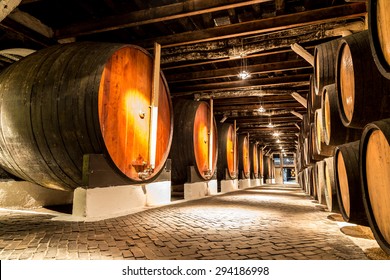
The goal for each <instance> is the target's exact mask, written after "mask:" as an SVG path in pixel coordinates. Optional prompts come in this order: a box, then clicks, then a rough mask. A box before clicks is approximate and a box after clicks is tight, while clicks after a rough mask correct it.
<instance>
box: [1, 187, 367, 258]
mask: <svg viewBox="0 0 390 280" xmlns="http://www.w3.org/2000/svg"><path fill="white" fill-rule="evenodd" d="M329 215H330V213H328V212H325V211H323V209H322V208H321V207H319V206H318V204H315V203H313V201H312V200H311V198H309V197H308V196H306V195H305V194H304V193H303V192H302V191H301V190H300V189H299V187H298V186H296V185H283V186H282V185H271V186H261V187H256V188H251V189H246V190H240V191H236V192H232V193H227V194H223V195H218V196H214V197H208V198H205V199H201V200H194V201H188V202H183V203H178V204H172V205H169V206H164V207H159V208H153V209H149V210H146V211H143V212H139V213H135V214H131V215H127V216H123V217H118V218H111V219H107V220H102V221H96V222H66V221H57V220H55V221H54V220H52V218H53V216H51V215H47V214H45V215H40V214H29V213H14V212H10V211H0V259H3V260H4V259H34V260H35V259H39V260H41V259H43V260H52V259H93V260H94V259H153V260H154V259H165V260H168V259H218V260H221V259H266V260H273V259H277V260H279V259H290V260H292V259H298V260H301V259H305V260H307V259H325V260H330V259H367V257H366V255H365V254H364V253H363V251H362V250H361V249H360V248H359V247H358V246H356V245H355V244H354V243H353V242H352V241H351V240H350V239H349V238H348V237H347V236H345V235H344V234H343V233H342V232H341V231H340V228H339V226H338V225H337V223H336V222H335V221H334V220H331V219H329V218H328V216H329Z"/></svg>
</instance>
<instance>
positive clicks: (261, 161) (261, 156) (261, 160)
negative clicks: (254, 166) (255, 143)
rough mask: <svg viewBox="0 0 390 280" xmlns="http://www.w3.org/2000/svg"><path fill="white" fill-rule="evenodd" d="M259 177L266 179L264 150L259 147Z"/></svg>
mask: <svg viewBox="0 0 390 280" xmlns="http://www.w3.org/2000/svg"><path fill="white" fill-rule="evenodd" d="M258 155H259V177H260V178H263V177H264V152H263V149H262V148H261V147H260V146H259V154H258Z"/></svg>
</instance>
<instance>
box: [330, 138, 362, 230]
mask: <svg viewBox="0 0 390 280" xmlns="http://www.w3.org/2000/svg"><path fill="white" fill-rule="evenodd" d="M359 144H360V141H355V142H351V143H347V144H344V145H340V146H338V147H337V148H336V153H335V156H334V160H335V163H334V164H335V179H336V191H337V199H338V202H339V206H340V212H341V215H342V216H343V219H344V220H345V221H346V222H350V223H355V224H360V225H368V222H367V216H366V213H365V211H364V206H363V198H362V192H361V187H360V176H359Z"/></svg>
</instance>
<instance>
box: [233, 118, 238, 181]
mask: <svg viewBox="0 0 390 280" xmlns="http://www.w3.org/2000/svg"><path fill="white" fill-rule="evenodd" d="M236 141H237V121H236V120H234V125H233V168H234V172H235V174H236V175H238V174H237V171H238V170H237V168H236V166H237V143H236Z"/></svg>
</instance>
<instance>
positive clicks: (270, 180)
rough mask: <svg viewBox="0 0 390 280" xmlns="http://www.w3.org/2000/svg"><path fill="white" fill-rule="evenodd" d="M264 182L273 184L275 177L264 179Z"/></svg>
mask: <svg viewBox="0 0 390 280" xmlns="http://www.w3.org/2000/svg"><path fill="white" fill-rule="evenodd" d="M265 183H266V184H275V179H266V180H265Z"/></svg>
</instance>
